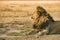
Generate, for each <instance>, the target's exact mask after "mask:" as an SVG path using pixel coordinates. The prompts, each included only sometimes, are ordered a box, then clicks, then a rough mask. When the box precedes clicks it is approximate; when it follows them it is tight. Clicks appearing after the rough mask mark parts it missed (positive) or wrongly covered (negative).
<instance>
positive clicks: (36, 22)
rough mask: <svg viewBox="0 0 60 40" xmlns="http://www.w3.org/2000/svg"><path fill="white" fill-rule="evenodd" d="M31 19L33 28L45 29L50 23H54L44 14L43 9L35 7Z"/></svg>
mask: <svg viewBox="0 0 60 40" xmlns="http://www.w3.org/2000/svg"><path fill="white" fill-rule="evenodd" d="M31 18H32V19H33V28H35V29H38V30H40V29H45V28H46V27H47V26H48V24H49V23H50V22H54V20H53V18H52V17H51V16H50V14H48V13H47V12H46V10H45V9H44V8H43V7H40V6H37V7H36V10H35V11H34V12H33V15H32V17H31Z"/></svg>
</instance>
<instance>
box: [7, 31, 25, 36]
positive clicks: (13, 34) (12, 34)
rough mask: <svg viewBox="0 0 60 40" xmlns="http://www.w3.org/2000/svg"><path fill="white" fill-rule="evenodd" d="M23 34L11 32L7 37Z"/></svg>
mask: <svg viewBox="0 0 60 40" xmlns="http://www.w3.org/2000/svg"><path fill="white" fill-rule="evenodd" d="M23 33H24V32H19V33H18V32H11V33H8V34H7V35H9V36H22V35H23Z"/></svg>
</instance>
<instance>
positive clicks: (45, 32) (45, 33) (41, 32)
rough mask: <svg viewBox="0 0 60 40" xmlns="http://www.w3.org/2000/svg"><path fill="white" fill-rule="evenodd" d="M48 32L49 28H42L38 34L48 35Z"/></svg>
mask: <svg viewBox="0 0 60 40" xmlns="http://www.w3.org/2000/svg"><path fill="white" fill-rule="evenodd" d="M47 33H48V30H46V29H44V30H42V31H39V32H38V35H40V36H42V35H47Z"/></svg>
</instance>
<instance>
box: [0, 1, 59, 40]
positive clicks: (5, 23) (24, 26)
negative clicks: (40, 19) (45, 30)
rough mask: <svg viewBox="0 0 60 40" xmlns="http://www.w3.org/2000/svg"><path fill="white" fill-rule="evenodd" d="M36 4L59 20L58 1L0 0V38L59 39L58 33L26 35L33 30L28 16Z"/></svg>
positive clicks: (3, 39)
mask: <svg viewBox="0 0 60 40" xmlns="http://www.w3.org/2000/svg"><path fill="white" fill-rule="evenodd" d="M36 6H42V7H43V8H45V9H46V11H47V12H48V13H50V15H51V16H52V17H53V19H54V20H55V21H60V19H59V18H60V2H59V1H55V2H54V1H31V2H29V1H28V2H27V1H0V40H5V39H6V40H60V35H44V36H41V37H40V36H39V37H37V36H38V35H37V34H35V35H26V34H28V33H29V32H31V31H32V30H33V28H32V19H31V18H30V17H31V15H32V13H33V11H34V9H35V8H36Z"/></svg>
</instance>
